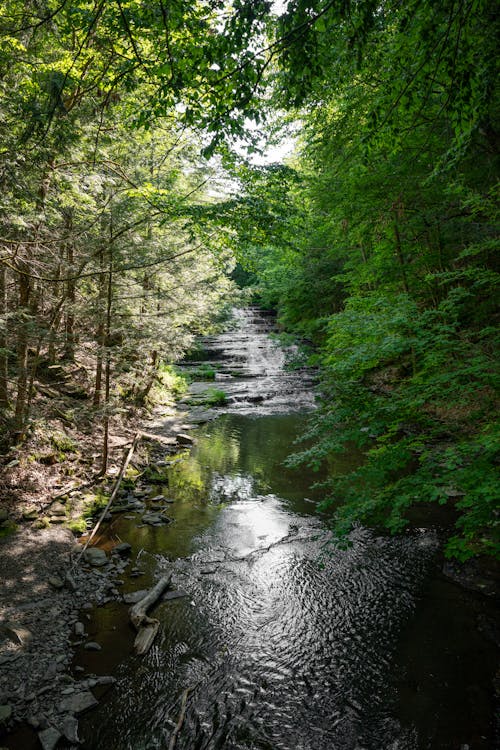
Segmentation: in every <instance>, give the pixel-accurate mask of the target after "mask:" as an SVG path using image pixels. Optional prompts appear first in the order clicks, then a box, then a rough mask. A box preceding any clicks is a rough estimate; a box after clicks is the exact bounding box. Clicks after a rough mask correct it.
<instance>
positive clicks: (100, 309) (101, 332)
mask: <svg viewBox="0 0 500 750" xmlns="http://www.w3.org/2000/svg"><path fill="white" fill-rule="evenodd" d="M99 270H100V271H101V274H100V276H99V294H98V298H97V330H96V342H97V358H96V368H95V386H94V401H93V403H94V406H95V407H96V408H97V407H98V406H99V405H100V403H101V390H102V365H103V359H104V344H105V342H104V339H105V321H104V300H105V297H106V276H105V275H104V273H102V271H104V248H101V250H100V252H99Z"/></svg>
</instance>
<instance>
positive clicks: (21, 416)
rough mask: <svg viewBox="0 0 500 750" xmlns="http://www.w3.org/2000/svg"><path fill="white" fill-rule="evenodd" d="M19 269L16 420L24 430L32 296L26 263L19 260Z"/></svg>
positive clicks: (19, 429)
mask: <svg viewBox="0 0 500 750" xmlns="http://www.w3.org/2000/svg"><path fill="white" fill-rule="evenodd" d="M18 270H19V313H20V316H22V317H21V318H20V320H19V324H18V334H17V345H16V354H17V395H16V408H15V414H14V420H15V425H16V429H17V430H18V431H22V429H23V427H24V425H25V422H26V419H27V416H28V415H27V414H26V399H27V390H28V389H27V386H28V326H29V324H28V318H27V315H28V303H29V298H30V280H29V276H28V275H27V274H26V273H23V271H26V263H25V262H24V261H18Z"/></svg>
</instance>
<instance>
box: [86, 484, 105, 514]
mask: <svg viewBox="0 0 500 750" xmlns="http://www.w3.org/2000/svg"><path fill="white" fill-rule="evenodd" d="M108 500H109V497H108V495H105V494H104V493H103V492H102V491H101V490H98V491H97V492H96V493H92V494H88V495H85V497H84V509H83V513H82V516H83V518H93V517H94V516H96V515H97V514H98V513H99V512H100V511H102V510H103V509H104V508H105V507H106V505H107V504H108Z"/></svg>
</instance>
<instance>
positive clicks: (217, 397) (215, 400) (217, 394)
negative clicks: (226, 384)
mask: <svg viewBox="0 0 500 750" xmlns="http://www.w3.org/2000/svg"><path fill="white" fill-rule="evenodd" d="M203 402H204V403H205V404H206V405H207V406H224V404H227V394H226V393H225V392H224V391H220V390H219V389H217V388H209V389H208V390H207V391H206V393H205V394H204V397H203Z"/></svg>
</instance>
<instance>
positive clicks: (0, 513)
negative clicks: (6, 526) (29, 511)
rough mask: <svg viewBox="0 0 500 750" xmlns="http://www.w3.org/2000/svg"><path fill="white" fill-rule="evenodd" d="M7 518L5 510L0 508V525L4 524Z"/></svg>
mask: <svg viewBox="0 0 500 750" xmlns="http://www.w3.org/2000/svg"><path fill="white" fill-rule="evenodd" d="M8 518H9V514H8V512H7V511H6V510H5V508H0V524H2V523H5V521H7V520H8Z"/></svg>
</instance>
